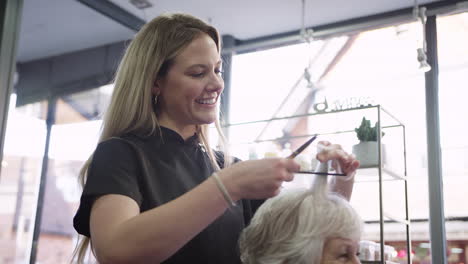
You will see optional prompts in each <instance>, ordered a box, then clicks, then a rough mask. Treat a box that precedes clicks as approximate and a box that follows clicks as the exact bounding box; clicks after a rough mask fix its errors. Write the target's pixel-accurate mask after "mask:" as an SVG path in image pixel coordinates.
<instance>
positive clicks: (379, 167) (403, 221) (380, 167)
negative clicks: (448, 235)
mask: <svg viewBox="0 0 468 264" xmlns="http://www.w3.org/2000/svg"><path fill="white" fill-rule="evenodd" d="M370 109H374V110H375V111H377V113H376V114H377V121H378V134H379V136H378V137H377V143H378V144H377V145H378V155H379V156H378V165H377V166H376V167H373V168H376V169H377V170H378V186H379V192H378V194H379V220H378V222H379V225H380V252H381V254H380V258H381V259H380V261H363V262H362V263H385V262H386V261H385V254H384V250H385V249H384V246H385V235H384V231H385V227H384V224H385V222H397V223H401V224H404V225H405V226H406V248H407V253H408V254H407V256H408V261H407V263H408V264H411V263H412V259H411V233H410V218H409V207H408V206H409V205H408V180H407V166H406V131H405V125H404V124H403V123H402V122H400V121H399V120H398V119H397V118H395V117H394V116H393V115H392V114H390V113H389V112H388V111H386V110H385V109H384V108H382V106H381V105H367V106H359V107H353V108H348V109H340V110H331V111H324V112H315V113H308V114H302V115H294V116H287V117H277V118H271V119H266V120H256V121H251V122H243V123H237V124H230V125H228V127H231V126H241V125H250V124H255V123H266V124H267V125H268V124H269V123H270V122H274V121H280V120H287V119H293V118H303V117H311V116H317V115H326V114H340V113H343V112H349V111H359V110H370ZM382 114H385V115H387V116H388V117H389V118H390V119H392V120H394V122H395V124H393V125H388V126H385V125H382ZM395 127H401V130H402V132H401V133H402V135H401V137H402V140H403V142H402V144H403V153H402V154H403V174H402V175H400V174H398V173H394V172H392V171H390V170H388V169H386V168H384V167H383V157H382V154H383V153H382V133H381V132H382V129H386V128H395ZM342 133H355V132H354V130H344V131H332V132H329V133H322V134H321V133H318V135H325V134H327V135H330V134H342ZM310 136H311V134H308V135H301V136H294V137H281V138H274V139H266V140H255V141H253V142H248V143H262V142H267V141H281V140H288V139H296V138H302V137H310ZM384 174H385V175H389V176H391V177H392V178H393V179H395V180H401V181H403V182H404V194H405V197H404V203H405V205H404V206H405V219H396V218H393V217H390V216H388V215H385V214H384V204H383V188H384V184H383V182H384V181H385V180H384ZM385 217H387V218H389V219H390V220H384V218H385Z"/></svg>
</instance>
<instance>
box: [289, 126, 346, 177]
mask: <svg viewBox="0 0 468 264" xmlns="http://www.w3.org/2000/svg"><path fill="white" fill-rule="evenodd" d="M316 138H317V135H314V136H312V138H310V139H309V140H307V141H306V142H305V143H304V144H302V145H301V146H300V147H299V148H297V149H296V150H295V151H294V152H293V153H291V155H289V156H288V157H287V158H288V159H294V158H295V157H297V155H299V154H300V153H301V152H302V151H304V149H306V148H307V147H308V146H309V145H310V144H311V143H312V142H314V140H315V139H316ZM297 173H301V174H316V175H333V176H346V174H344V173H329V172H318V171H299V172H297Z"/></svg>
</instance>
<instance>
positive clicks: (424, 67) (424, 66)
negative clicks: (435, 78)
mask: <svg viewBox="0 0 468 264" xmlns="http://www.w3.org/2000/svg"><path fill="white" fill-rule="evenodd" d="M413 16H414V18H415V19H417V20H419V22H420V23H421V27H422V33H423V36H422V41H421V42H422V47H419V48H418V49H417V53H418V56H417V58H418V61H419V69H420V70H421V71H423V72H428V71H430V70H431V65H430V64H429V63H428V62H427V55H426V52H427V43H426V21H427V16H426V8H425V7H421V8H419V6H418V1H417V0H415V1H414V8H413Z"/></svg>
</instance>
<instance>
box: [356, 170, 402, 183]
mask: <svg viewBox="0 0 468 264" xmlns="http://www.w3.org/2000/svg"><path fill="white" fill-rule="evenodd" d="M378 180H379V167H378V166H372V167H364V168H359V169H358V170H357V172H356V182H375V181H378ZM398 180H404V181H406V180H407V177H406V176H405V175H403V174H400V173H397V172H396V171H394V170H393V169H391V168H387V167H383V168H382V181H398Z"/></svg>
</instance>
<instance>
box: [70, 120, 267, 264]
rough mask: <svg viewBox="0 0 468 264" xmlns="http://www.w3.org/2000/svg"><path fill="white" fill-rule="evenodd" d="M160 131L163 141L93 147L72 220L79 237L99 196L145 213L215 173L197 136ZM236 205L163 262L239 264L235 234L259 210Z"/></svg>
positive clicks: (113, 142)
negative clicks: (119, 198) (122, 199)
mask: <svg viewBox="0 0 468 264" xmlns="http://www.w3.org/2000/svg"><path fill="white" fill-rule="evenodd" d="M161 132H162V134H161V135H162V137H161V136H160V135H159V133H157V134H156V135H153V136H149V137H141V136H136V135H127V136H124V137H122V139H123V140H122V139H119V138H112V139H109V140H107V141H104V142H102V143H100V144H99V145H98V146H97V148H96V151H95V152H94V156H93V160H92V162H91V165H90V167H89V169H88V177H87V182H86V184H85V187H84V190H83V194H82V196H81V201H80V207H79V209H78V211H77V213H76V215H75V217H74V219H73V225H74V227H75V229H76V230H77V231H78V233H80V234H82V235H85V236H88V237H89V236H90V231H89V218H90V211H91V206H92V204H93V202H94V201H95V199H96V198H98V197H99V196H102V195H105V194H121V195H125V196H128V197H130V198H132V199H133V200H135V201H136V203H137V204H138V206H139V207H140V212H144V211H147V210H150V209H152V208H155V207H157V206H160V205H162V204H164V203H167V202H169V201H171V200H174V199H176V198H177V197H179V196H181V195H183V194H184V193H186V192H188V191H190V190H191V189H192V188H194V187H195V186H197V185H198V184H200V183H202V182H203V181H204V180H206V179H207V177H209V176H210V175H211V174H212V173H213V172H214V169H213V167H212V166H211V164H210V160H209V158H208V155H207V153H205V150H204V149H203V147H201V146H200V145H199V142H198V140H197V136H196V135H194V136H192V137H190V138H189V139H187V140H184V139H183V138H182V137H181V136H180V135H179V134H178V133H176V132H175V131H172V130H170V129H168V128H164V127H161ZM129 142H130V143H129ZM217 156H218V159H219V161H218V163H219V164H220V165H222V159H223V158H222V154H221V153H219V152H217ZM237 204H238V206H237V207H235V208H233V209H228V210H226V211H225V213H224V214H223V215H221V216H220V217H219V218H218V219H216V220H215V221H214V222H213V223H211V224H210V225H209V226H208V227H207V228H205V229H204V230H203V231H202V232H200V233H199V234H198V235H197V236H195V237H194V238H193V239H192V240H190V241H189V242H188V243H187V244H186V245H185V246H183V247H182V248H181V249H180V250H179V251H177V252H176V253H175V254H174V255H173V256H172V257H170V258H169V259H167V260H166V261H165V262H164V263H205V264H207V263H223V264H230V263H240V259H239V250H238V246H237V241H238V238H239V234H240V232H241V231H242V229H243V228H244V227H245V226H246V224H247V223H248V222H249V221H250V219H251V218H252V215H253V209H256V207H258V205H256V204H255V201H249V200H241V201H238V202H237ZM254 207H255V208H254ZM175 221H177V219H175ZM155 224H157V223H155ZM148 228H151V227H148Z"/></svg>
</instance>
